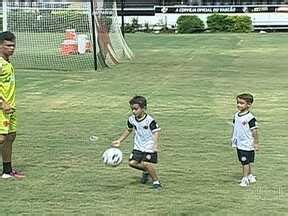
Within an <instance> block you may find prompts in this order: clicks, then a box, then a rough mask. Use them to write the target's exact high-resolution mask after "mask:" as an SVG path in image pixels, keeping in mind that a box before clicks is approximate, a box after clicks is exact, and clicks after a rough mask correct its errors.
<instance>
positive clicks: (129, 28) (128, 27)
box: [124, 18, 140, 33]
mask: <svg viewBox="0 0 288 216" xmlns="http://www.w3.org/2000/svg"><path fill="white" fill-rule="evenodd" d="M139 27H140V25H139V24H138V19H136V18H133V19H132V23H125V26H124V31H125V32H126V33H135V32H137V31H138V29H139Z"/></svg>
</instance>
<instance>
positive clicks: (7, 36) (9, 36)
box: [0, 31, 16, 44]
mask: <svg viewBox="0 0 288 216" xmlns="http://www.w3.org/2000/svg"><path fill="white" fill-rule="evenodd" d="M5 40H6V41H15V40H16V36H15V35H14V34H13V33H12V32H10V31H4V32H1V33H0V44H2V43H3V42H4V41H5Z"/></svg>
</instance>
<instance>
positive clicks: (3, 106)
mask: <svg viewBox="0 0 288 216" xmlns="http://www.w3.org/2000/svg"><path fill="white" fill-rule="evenodd" d="M0 110H3V112H4V113H7V114H9V113H13V112H14V109H13V108H12V107H11V106H10V105H9V104H8V103H7V102H6V101H5V99H4V98H3V96H1V95H0Z"/></svg>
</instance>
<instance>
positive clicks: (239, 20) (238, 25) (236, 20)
mask: <svg viewBox="0 0 288 216" xmlns="http://www.w3.org/2000/svg"><path fill="white" fill-rule="evenodd" d="M207 26H208V29H209V30H210V31H211V32H250V31H251V30H252V21H251V18H250V17H249V16H227V15H221V14H213V15H211V16H208V18H207Z"/></svg>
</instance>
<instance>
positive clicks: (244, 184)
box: [239, 177, 249, 187]
mask: <svg viewBox="0 0 288 216" xmlns="http://www.w3.org/2000/svg"><path fill="white" fill-rule="evenodd" d="M239 185H240V186H241V187H247V186H249V180H248V178H247V177H243V178H242V180H241V182H240V184H239Z"/></svg>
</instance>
